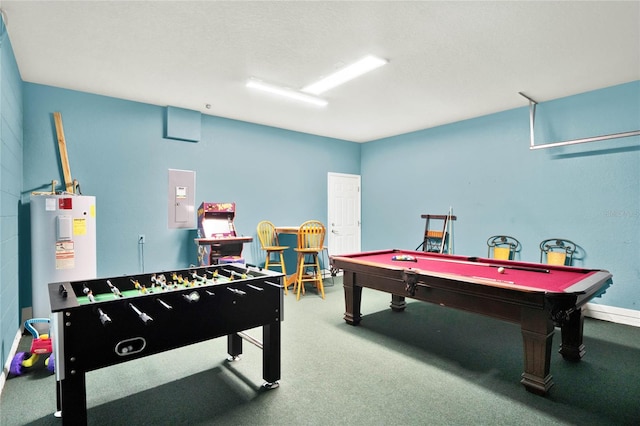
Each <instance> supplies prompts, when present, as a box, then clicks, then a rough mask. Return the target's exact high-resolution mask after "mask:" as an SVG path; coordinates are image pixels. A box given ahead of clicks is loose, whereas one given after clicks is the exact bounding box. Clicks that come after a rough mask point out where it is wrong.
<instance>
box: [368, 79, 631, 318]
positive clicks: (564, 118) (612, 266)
mask: <svg viewBox="0 0 640 426" xmlns="http://www.w3.org/2000/svg"><path fill="white" fill-rule="evenodd" d="M523 102H526V101H525V100H523ZM638 129H640V82H638V81H636V82H632V83H628V84H624V85H620V86H616V87H611V88H607V89H602V90H597V91H593V92H589V93H585V94H581V95H576V96H571V97H567V98H563V99H559V100H555V101H550V102H544V103H541V104H539V105H538V108H537V112H536V145H540V144H544V143H552V142H559V141H563V140H570V139H579V138H586V137H591V136H599V135H605V134H611V133H616V132H624V131H631V130H638ZM361 174H362V188H363V192H362V200H363V204H362V212H363V218H362V223H363V229H362V235H363V241H362V247H363V250H374V249H383V248H391V247H395V248H406V249H414V248H416V247H417V246H418V245H419V244H420V242H421V241H422V235H423V233H424V226H425V223H424V220H423V219H421V218H420V215H421V214H425V213H432V214H446V213H447V212H448V211H449V207H450V206H452V207H453V213H454V214H455V215H457V216H458V220H457V221H456V222H455V223H454V228H453V229H454V230H453V236H454V239H453V243H454V251H455V253H459V254H465V255H480V256H486V254H487V247H486V241H487V238H488V237H490V236H491V235H494V234H507V235H512V236H514V237H516V238H517V239H518V240H520V242H521V243H522V245H523V249H522V251H521V253H520V256H519V258H520V259H521V260H524V261H538V260H539V256H540V250H539V248H538V245H539V242H540V241H541V240H543V239H545V238H567V239H570V240H573V241H574V242H576V243H578V244H579V245H580V247H581V249H582V250H581V251H582V253H583V255H581V256H580V257H581V259H578V261H577V262H575V264H576V265H578V266H585V267H593V268H602V269H607V270H609V271H611V272H612V273H613V276H614V285H613V286H612V287H610V289H609V290H608V291H607V293H606V294H605V295H604V296H603V297H602V298H601V299H596V300H594V302H596V303H602V304H605V305H611V306H616V307H621V308H628V309H635V310H638V309H640V238H638V237H639V236H640V138H639V137H633V138H625V139H614V140H609V141H602V142H593V143H587V144H579V145H573V146H567V147H556V148H548V149H541V150H533V151H531V150H529V109H528V107H523V108H518V109H515V110H510V111H505V112H502V113H498V114H492V115H489V116H485V117H480V118H476V119H472V120H466V121H462V122H458V123H454V124H451V125H446V126H440V127H437V128H432V129H427V130H423V131H419V132H414V133H410V134H405V135H401V136H397V137H393V138H388V139H383V140H379V141H375V142H371V143H367V144H364V145H363V146H362V162H361Z"/></svg>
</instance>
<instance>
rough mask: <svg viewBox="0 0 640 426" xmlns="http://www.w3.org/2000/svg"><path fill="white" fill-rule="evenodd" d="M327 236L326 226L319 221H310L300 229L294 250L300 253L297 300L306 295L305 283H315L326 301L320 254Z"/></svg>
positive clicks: (296, 286)
mask: <svg viewBox="0 0 640 426" xmlns="http://www.w3.org/2000/svg"><path fill="white" fill-rule="evenodd" d="M325 234H326V229H325V227H324V225H323V224H322V222H319V221H317V220H308V221H306V222H304V223H303V224H302V225H300V228H299V229H298V247H296V248H295V249H294V250H295V251H296V252H297V253H298V268H297V271H296V282H295V285H294V287H293V290H294V291H295V292H296V300H300V293H301V292H302V294H304V292H305V289H304V283H305V282H313V283H314V285H315V286H316V288H317V289H318V291H319V292H320V295H321V296H322V298H323V299H324V286H323V285H322V269H321V267H320V254H321V253H322V250H323V248H324V237H325Z"/></svg>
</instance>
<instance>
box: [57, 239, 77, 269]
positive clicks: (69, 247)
mask: <svg viewBox="0 0 640 426" xmlns="http://www.w3.org/2000/svg"><path fill="white" fill-rule="evenodd" d="M75 260H76V253H75V250H74V248H73V241H58V242H56V269H73V268H74V267H75Z"/></svg>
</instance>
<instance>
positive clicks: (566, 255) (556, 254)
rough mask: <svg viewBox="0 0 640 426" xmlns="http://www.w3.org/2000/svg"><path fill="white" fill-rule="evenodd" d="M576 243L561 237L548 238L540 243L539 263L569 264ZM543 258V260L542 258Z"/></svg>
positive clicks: (571, 260)
mask: <svg viewBox="0 0 640 426" xmlns="http://www.w3.org/2000/svg"><path fill="white" fill-rule="evenodd" d="M576 250H577V246H576V243H574V242H573V241H569V240H565V239H562V238H549V239H546V240H543V241H542V242H541V243H540V263H546V264H548V265H564V266H571V265H572V264H573V255H574V254H575V252H576ZM543 259H544V260H543Z"/></svg>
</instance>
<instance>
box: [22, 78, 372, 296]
mask: <svg viewBox="0 0 640 426" xmlns="http://www.w3.org/2000/svg"><path fill="white" fill-rule="evenodd" d="M24 104H25V113H24V117H25V118H24V128H25V136H24V137H25V147H24V155H25V159H27V160H26V161H25V166H24V187H23V188H24V189H23V191H24V195H23V201H24V202H25V204H26V203H28V200H29V194H30V193H31V192H32V191H34V190H36V191H42V190H47V189H48V188H50V182H51V180H53V179H56V180H58V181H59V182H62V181H63V178H62V170H61V166H60V160H59V157H58V148H57V139H56V133H55V126H54V123H53V118H52V114H53V112H55V111H59V112H61V114H62V120H63V125H64V133H65V139H66V142H67V151H68V157H69V163H70V168H71V174H72V176H73V178H74V179H78V180H79V182H80V186H81V190H82V193H83V194H85V195H94V196H96V217H97V247H98V249H97V250H98V252H97V257H98V275H99V276H111V275H121V274H135V273H139V272H141V271H142V268H143V266H144V270H145V271H152V270H166V269H172V268H176V267H184V266H188V265H189V264H193V263H196V261H197V253H196V245H195V244H194V242H193V239H194V238H195V237H196V231H195V230H182V229H169V228H168V225H167V220H168V217H167V216H168V213H167V210H168V208H167V202H168V201H167V198H168V195H167V194H168V170H169V169H182V170H193V171H195V172H196V196H195V199H196V203H197V205H196V207H197V206H198V205H199V204H200V202H202V201H210V202H226V201H234V202H236V218H235V225H236V229H237V231H238V233H240V234H244V235H250V236H253V237H254V242H253V243H251V244H250V245H245V249H244V252H243V255H244V256H245V258H247V261H249V262H255V263H258V262H260V261H261V260H263V259H262V258H263V254H262V253H261V252H260V250H259V244H258V242H257V237H256V225H257V223H258V222H259V221H260V220H264V219H268V220H271V221H273V222H274V223H276V224H282V225H297V224H300V223H302V222H303V221H305V220H308V219H319V220H321V221H323V222H326V217H327V173H328V172H337V173H351V174H359V173H360V145H359V144H356V143H351V142H345V141H340V140H335V139H329V138H323V137H318V136H311V135H308V134H302V133H297V132H291V131H286V130H282V129H276V128H271V127H265V126H260V125H254V124H249V123H245V122H239V121H234V120H229V119H224V118H219V117H212V116H207V115H203V116H202V120H201V121H202V129H201V140H200V142H197V143H194V142H184V141H178V140H171V139H165V138H164V134H165V133H164V130H165V117H166V109H165V108H164V107H160V106H153V105H148V104H142V103H136V102H130V101H125V100H121V99H115V98H109V97H104V96H98V95H92V94H87V93H81V92H76V91H70V90H64V89H58V88H53V87H49V86H42V85H37V84H31V83H25V84H24ZM25 214H28V212H25ZM139 234H145V236H146V244H145V245H144V263H143V259H142V252H141V250H140V246H139V245H138V239H137V237H138V235H139ZM21 239H22V240H23V242H24V243H25V244H24V245H25V247H26V246H27V245H28V240H29V233H28V232H25V233H23V234H21ZM21 256H26V257H28V256H29V253H28V251H25V252H22V253H21ZM21 273H22V274H23V275H22V276H23V277H27V276H28V277H30V270H28V269H24V270H22V271H21ZM22 282H23V286H22V290H21V291H22V293H21V303H22V304H23V306H30V300H31V289H30V287H29V284H28V283H29V282H30V279H29V280H27V279H24V280H23V281H22Z"/></svg>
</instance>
